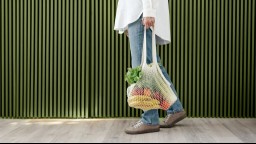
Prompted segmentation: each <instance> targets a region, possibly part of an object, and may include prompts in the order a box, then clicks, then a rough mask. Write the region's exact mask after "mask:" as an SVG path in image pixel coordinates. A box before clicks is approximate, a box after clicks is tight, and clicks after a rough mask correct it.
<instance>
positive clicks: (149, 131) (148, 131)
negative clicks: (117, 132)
mask: <svg viewBox="0 0 256 144" xmlns="http://www.w3.org/2000/svg"><path fill="white" fill-rule="evenodd" d="M159 131H160V128H159V129H152V130H147V131H139V132H127V131H126V132H125V133H126V134H130V135H136V134H145V133H153V132H159Z"/></svg>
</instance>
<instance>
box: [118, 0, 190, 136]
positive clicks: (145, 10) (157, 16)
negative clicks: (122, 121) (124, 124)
mask: <svg viewBox="0 0 256 144" xmlns="http://www.w3.org/2000/svg"><path fill="white" fill-rule="evenodd" d="M144 27H146V38H147V39H152V28H153V27H154V30H155V34H156V43H157V44H159V45H163V44H168V43H170V42H171V40H170V39H171V36H170V22H169V6H168V0H119V1H118V6H117V11H116V17H115V26H114V30H117V31H119V33H120V34H123V33H127V36H128V37H129V42H130V50H131V59H132V68H134V67H137V66H139V65H140V63H141V57H142V49H143V38H144ZM146 47H147V63H148V64H149V63H152V41H150V40H149V41H147V44H146ZM157 60H158V63H159V62H160V57H159V55H157ZM160 68H161V70H162V73H163V75H164V76H165V78H166V79H167V80H168V81H169V82H170V84H171V85H170V88H171V89H172V90H173V91H174V93H175V94H176V95H177V92H176V90H175V88H174V85H173V84H172V82H171V78H170V76H169V75H168V73H167V71H166V69H165V68H164V67H163V66H162V65H161V64H160ZM177 97H178V95H177ZM185 117H186V112H185V111H184V108H183V106H182V104H181V102H180V100H179V99H177V101H176V102H175V103H174V104H173V105H172V106H171V107H170V108H169V109H168V110H167V115H166V117H165V119H164V120H163V121H162V122H161V123H160V122H159V114H158V110H157V109H152V110H148V111H144V112H143V114H142V118H141V119H140V120H139V121H138V122H136V123H135V124H133V125H131V126H129V127H128V128H126V130H125V132H126V133H127V134H142V133H150V132H158V131H160V128H170V127H173V126H174V124H176V123H177V122H179V121H181V120H182V119H184V118H185Z"/></svg>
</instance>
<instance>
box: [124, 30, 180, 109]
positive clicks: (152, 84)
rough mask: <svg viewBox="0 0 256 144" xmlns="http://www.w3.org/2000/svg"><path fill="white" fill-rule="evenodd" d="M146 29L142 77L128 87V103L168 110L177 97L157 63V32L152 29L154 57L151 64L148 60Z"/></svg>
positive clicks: (135, 106)
mask: <svg viewBox="0 0 256 144" xmlns="http://www.w3.org/2000/svg"><path fill="white" fill-rule="evenodd" d="M146 54H147V48H146V29H144V44H143V51H142V59H141V68H142V69H141V74H142V75H141V77H140V79H139V80H138V81H137V82H136V83H134V84H131V85H130V86H129V87H128V89H127V96H128V105H129V106H130V107H133V108H137V109H142V110H150V109H163V110H167V109H168V108H169V107H170V106H171V105H172V104H173V103H174V102H175V101H176V100H177V97H176V95H175V94H174V92H173V91H172V90H171V88H170V83H169V82H168V81H167V80H166V79H165V77H164V75H163V74H162V71H161V69H160V67H159V65H158V63H157V57H156V42H155V32H154V29H153V30H152V57H153V58H152V59H153V62H152V63H151V64H147V62H146V58H147V57H146Z"/></svg>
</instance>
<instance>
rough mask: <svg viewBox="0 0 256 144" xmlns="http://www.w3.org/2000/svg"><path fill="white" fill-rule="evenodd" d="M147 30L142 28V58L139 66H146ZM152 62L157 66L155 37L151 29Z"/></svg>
mask: <svg viewBox="0 0 256 144" xmlns="http://www.w3.org/2000/svg"><path fill="white" fill-rule="evenodd" d="M146 32H147V29H146V27H144V40H143V50H142V58H141V66H142V67H143V66H144V65H147V33H146ZM152 60H153V63H155V64H157V57H156V35H155V30H154V28H153V27H152Z"/></svg>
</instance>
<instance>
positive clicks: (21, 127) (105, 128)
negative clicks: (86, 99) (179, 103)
mask: <svg viewBox="0 0 256 144" xmlns="http://www.w3.org/2000/svg"><path fill="white" fill-rule="evenodd" d="M137 120H138V119H137V118H125V119H124V118H120V119H28V120H17V119H0V142H1V143H2V142H7V143H10V142H11V143H14V142H15V143H17V142H18V143H25V142H28V143H31V142H42V143H89V142H92V143H112V142H113V143H121V142H125V143H137V142H138V143H173V142H175V143H186V142H187V143H210V142H211V143H220V142H224V143H227V142H228V143H230V142H235V143H247V142H252V143H256V119H238V118H237V119H216V118H186V119H184V120H183V121H181V122H179V123H178V124H176V126H175V127H173V128H168V129H161V130H160V132H156V133H148V134H141V135H127V134H125V133H124V129H125V128H126V127H127V126H129V125H130V123H132V122H136V121H137Z"/></svg>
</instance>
